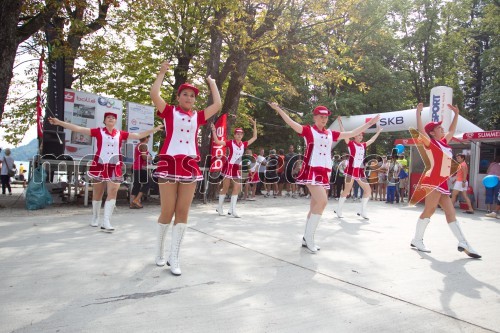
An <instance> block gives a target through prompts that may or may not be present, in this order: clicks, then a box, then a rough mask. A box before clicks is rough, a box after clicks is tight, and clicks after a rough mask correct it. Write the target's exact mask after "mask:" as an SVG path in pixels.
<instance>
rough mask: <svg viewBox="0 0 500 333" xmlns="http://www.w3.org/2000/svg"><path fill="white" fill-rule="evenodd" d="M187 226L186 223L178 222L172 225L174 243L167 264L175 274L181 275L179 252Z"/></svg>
mask: <svg viewBox="0 0 500 333" xmlns="http://www.w3.org/2000/svg"><path fill="white" fill-rule="evenodd" d="M186 227H187V226H186V223H177V224H175V225H174V226H173V227H172V243H171V245H170V256H169V259H168V261H167V265H169V266H170V272H172V274H173V275H181V263H180V257H179V252H180V249H181V243H182V239H183V238H184V232H185V231H186Z"/></svg>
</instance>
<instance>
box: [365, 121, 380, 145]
mask: <svg viewBox="0 0 500 333" xmlns="http://www.w3.org/2000/svg"><path fill="white" fill-rule="evenodd" d="M382 130H383V128H382V127H380V124H379V123H377V133H375V135H374V136H372V137H371V138H370V140H368V141H366V146H367V147H368V146H369V145H371V144H372V143H374V142H375V140H377V137H378V136H379V134H380V132H382Z"/></svg>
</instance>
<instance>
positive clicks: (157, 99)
mask: <svg viewBox="0 0 500 333" xmlns="http://www.w3.org/2000/svg"><path fill="white" fill-rule="evenodd" d="M169 69H170V65H169V63H168V62H167V61H164V62H162V64H161V66H160V71H159V72H158V75H157V76H156V80H155V82H154V83H153V86H152V87H151V91H150V93H149V95H150V96H151V99H152V100H153V104H154V105H155V106H156V109H157V110H158V111H159V112H163V110H164V109H165V106H166V105H167V103H166V102H165V100H164V99H163V98H161V95H160V88H161V84H162V83H163V78H164V77H165V74H166V73H167V71H168V70H169Z"/></svg>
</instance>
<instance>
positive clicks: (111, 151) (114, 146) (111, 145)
mask: <svg viewBox="0 0 500 333" xmlns="http://www.w3.org/2000/svg"><path fill="white" fill-rule="evenodd" d="M99 130H100V131H101V139H102V143H101V151H100V153H99V157H100V159H99V160H98V161H97V162H98V163H104V164H108V163H112V164H117V163H118V162H119V159H118V156H119V155H120V148H121V140H120V131H119V130H116V133H115V135H114V136H111V135H109V134H108V132H107V131H106V130H105V129H104V128H99ZM113 156H115V157H114V158H113ZM111 158H113V159H112V160H111V161H110V159H111Z"/></svg>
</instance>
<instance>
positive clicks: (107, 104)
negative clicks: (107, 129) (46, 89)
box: [64, 89, 123, 160]
mask: <svg viewBox="0 0 500 333" xmlns="http://www.w3.org/2000/svg"><path fill="white" fill-rule="evenodd" d="M122 110H123V103H122V101H120V100H117V99H113V98H107V97H103V96H98V95H95V94H91V93H87V92H83V91H76V90H72V89H66V90H65V94H64V121H66V122H68V123H71V124H75V125H78V126H82V127H86V128H94V127H103V126H104V123H103V120H104V113H106V112H114V113H116V114H117V116H118V121H117V122H116V125H115V127H116V128H117V129H119V130H121V129H122V122H121V119H122V113H123V111H122ZM64 132H65V141H66V142H65V148H64V153H65V154H67V155H69V156H71V157H73V159H74V160H80V159H84V160H89V159H92V158H93V154H94V150H93V147H94V145H93V144H92V140H95V139H92V138H91V137H90V136H88V135H84V134H81V133H76V132H73V131H71V130H68V129H65V130H64Z"/></svg>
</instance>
